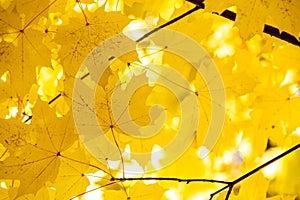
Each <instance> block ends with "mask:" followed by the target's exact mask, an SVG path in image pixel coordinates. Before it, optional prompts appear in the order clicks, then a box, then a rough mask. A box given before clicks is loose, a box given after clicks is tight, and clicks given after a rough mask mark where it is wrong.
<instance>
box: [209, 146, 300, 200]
mask: <svg viewBox="0 0 300 200" xmlns="http://www.w3.org/2000/svg"><path fill="white" fill-rule="evenodd" d="M298 148H300V143H299V144H297V145H295V146H293V147H291V148H289V149H288V150H286V151H285V152H283V153H282V154H279V155H278V156H276V157H274V158H272V159H271V160H269V161H268V162H265V163H264V164H262V165H260V166H258V167H256V168H255V169H253V170H251V171H249V172H248V173H246V174H244V175H243V176H241V177H239V178H237V179H235V180H234V181H231V182H229V183H228V185H226V186H224V187H222V188H221V189H219V190H217V191H216V192H214V193H211V194H210V199H213V197H214V196H215V195H216V194H219V193H220V192H222V191H223V190H226V189H227V188H229V190H228V192H227V194H226V198H225V200H228V199H229V196H230V194H231V192H232V189H233V187H234V186H235V185H236V184H237V183H239V182H241V181H242V180H244V179H246V178H248V177H249V176H251V175H253V174H255V173H256V172H258V171H259V170H261V169H262V168H264V167H266V166H268V165H270V164H272V163H273V162H275V161H277V160H279V159H281V158H283V157H284V156H286V155H288V154H290V153H292V152H293V151H295V150H297V149H298Z"/></svg>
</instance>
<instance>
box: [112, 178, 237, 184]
mask: <svg viewBox="0 0 300 200" xmlns="http://www.w3.org/2000/svg"><path fill="white" fill-rule="evenodd" d="M145 180H157V181H177V182H185V183H186V184H189V183H190V182H210V183H222V184H231V183H232V182H229V181H219V180H213V179H181V178H165V177H140V178H111V181H145Z"/></svg>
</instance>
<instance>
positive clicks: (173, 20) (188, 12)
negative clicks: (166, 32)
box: [136, 4, 204, 42]
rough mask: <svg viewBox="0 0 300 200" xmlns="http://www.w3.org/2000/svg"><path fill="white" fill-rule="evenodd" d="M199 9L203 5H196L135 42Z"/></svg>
mask: <svg viewBox="0 0 300 200" xmlns="http://www.w3.org/2000/svg"><path fill="white" fill-rule="evenodd" d="M201 8H202V9H203V8H204V4H202V5H197V6H195V7H194V8H192V9H191V10H188V11H187V12H185V13H183V14H182V15H179V16H178V17H176V18H174V19H172V20H170V21H168V22H167V23H164V24H162V25H160V26H159V27H157V28H155V29H153V30H151V31H150V32H148V33H146V34H145V35H143V36H142V37H140V38H139V39H138V40H136V42H140V41H142V40H144V39H145V38H147V37H149V36H150V35H152V34H153V33H155V32H157V31H159V30H160V29H162V28H165V27H166V26H169V25H171V24H174V23H175V22H177V21H179V20H180V19H182V18H184V17H186V16H188V15H190V14H191V13H193V12H195V11H197V10H199V9H201Z"/></svg>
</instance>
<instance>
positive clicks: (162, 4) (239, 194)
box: [0, 0, 300, 200]
mask: <svg viewBox="0 0 300 200" xmlns="http://www.w3.org/2000/svg"><path fill="white" fill-rule="evenodd" d="M204 3H205V7H206V8H205V9H204V10H198V11H196V12H193V13H191V14H189V15H188V16H187V17H185V18H183V19H181V20H179V21H177V22H174V23H173V24H171V25H170V26H169V28H170V29H173V30H176V31H179V32H182V33H184V34H186V35H187V36H190V37H191V38H193V39H195V40H196V41H197V42H198V43H199V44H201V45H202V46H203V47H204V48H205V49H206V50H207V51H208V53H209V54H210V56H211V57H212V58H213V60H214V62H215V63H216V65H217V67H218V69H219V71H220V73H221V75H222V78H223V81H224V85H225V90H226V106H225V107H224V109H226V120H225V124H224V128H223V130H222V133H221V137H220V139H219V140H218V142H217V144H216V145H215V148H214V149H213V152H211V153H210V154H209V155H208V156H207V157H206V158H204V159H202V158H201V155H202V154H201V153H203V152H202V151H203V148H201V144H202V143H203V140H204V138H205V134H206V132H207V129H208V127H209V125H210V120H211V118H210V117H211V104H212V103H216V104H219V105H220V106H224V105H223V104H222V103H220V102H211V101H210V94H209V92H208V87H209V82H205V81H203V79H202V78H201V76H200V75H199V74H197V73H196V72H195V70H193V68H192V66H191V65H190V63H187V62H186V61H185V60H184V59H182V58H180V57H179V56H176V55H174V54H171V53H168V52H167V51H164V50H161V51H159V52H154V53H153V52H151V49H150V50H147V48H146V50H145V51H144V52H143V53H142V54H141V52H131V53H129V54H128V55H124V56H123V57H121V58H116V59H114V60H113V61H112V62H111V65H110V67H109V68H107V70H106V71H105V73H104V74H105V76H103V77H101V79H100V81H99V83H98V88H97V95H96V97H97V98H96V99H95V102H96V110H95V113H96V115H97V117H98V120H99V124H100V125H101V127H102V128H103V130H105V131H106V132H107V136H108V138H109V139H110V140H111V141H112V142H113V143H114V144H115V145H117V146H118V148H119V149H120V150H122V151H125V153H123V154H122V155H121V154H120V155H119V156H120V157H119V160H117V161H116V160H112V159H110V158H106V157H103V158H100V159H102V162H99V161H98V160H96V159H95V158H93V156H91V155H90V154H89V152H88V151H87V150H86V149H85V147H84V145H83V144H82V143H81V142H80V139H79V138H78V133H77V131H76V127H75V125H74V122H73V113H72V109H71V106H72V93H73V85H74V80H75V79H76V78H78V74H77V71H78V69H79V67H80V65H81V63H82V62H83V60H84V59H85V58H86V56H87V55H88V53H89V52H90V51H91V50H92V49H93V48H94V47H96V46H97V45H98V44H100V43H101V42H102V41H104V40H105V39H107V38H109V37H111V36H113V35H115V34H117V33H120V32H122V30H123V29H124V28H131V27H132V26H133V25H141V24H142V25H143V26H146V27H156V26H159V25H161V24H164V23H165V22H166V21H169V20H170V19H171V18H174V17H176V16H179V15H181V14H182V13H185V12H186V11H188V10H190V9H191V8H193V7H194V5H193V4H191V3H188V2H184V1H182V0H173V1H159V0H155V1H150V0H146V1H129V0H124V1H120V0H108V1H105V0H98V1H92V0H82V1H80V0H76V1H75V0H52V1H50V0H43V1H38V0H30V1H28V0H25V1H24V0H0V76H1V80H0V91H1V95H0V121H1V122H0V199H3V200H4V199H19V200H21V199H36V200H37V199H70V198H73V199H75V198H78V199H81V198H82V199H102V198H103V199H134V198H136V199H159V198H162V199H201V198H202V199H208V198H209V197H210V194H212V193H214V192H215V191H218V190H219V189H220V188H221V187H222V186H223V185H222V184H223V183H222V182H215V183H211V182H207V181H200V179H199V181H194V182H193V183H190V184H184V183H180V181H183V182H186V183H189V182H190V181H191V180H192V179H195V178H201V180H202V179H205V180H223V181H231V180H235V179H236V178H238V177H240V176H241V175H242V174H244V173H246V172H248V171H250V170H251V169H254V168H255V167H257V166H258V165H260V164H262V163H265V162H266V161H267V160H268V159H271V158H272V157H275V155H277V154H279V153H280V152H282V151H285V150H286V149H288V148H290V147H291V146H294V145H297V144H298V143H299V141H300V130H299V125H300V121H299V116H298V115H299V112H300V98H299V96H300V91H299V84H300V78H299V77H300V69H299V66H298V65H299V59H300V57H299V55H300V49H299V47H296V46H293V45H291V44H288V43H286V42H284V41H280V40H278V39H276V38H272V37H271V36H268V35H262V34H261V33H262V27H263V24H265V23H269V24H272V25H274V26H277V27H279V28H280V29H282V30H285V31H287V32H290V33H292V34H293V35H295V36H296V37H297V35H299V27H300V25H299V19H298V18H299V16H298V15H297V13H299V9H300V7H299V2H298V1H297V0H289V1H279V0H276V1H248V2H247V3H245V2H244V1H238V0H236V1H223V3H221V4H220V3H219V2H216V1H213V0H207V1H205V2H204ZM229 7H230V8H229ZM265 8H267V12H266V11H265ZM225 9H231V10H233V11H237V21H236V23H234V22H231V21H229V20H227V19H224V18H222V17H219V16H217V15H214V14H212V13H211V11H213V12H222V11H223V10H225ZM128 63H129V64H128ZM145 63H146V64H150V63H153V64H166V65H168V66H171V67H173V68H174V69H176V70H178V71H180V72H181V73H182V75H183V76H184V77H185V78H186V79H187V80H188V81H189V83H190V84H191V85H192V86H193V87H194V88H195V91H193V92H197V95H198V97H197V98H198V101H199V110H200V113H199V115H200V116H201V118H200V119H201V120H200V122H199V124H200V126H199V130H198V131H197V135H196V137H195V140H194V142H193V145H192V146H191V147H190V148H189V149H188V150H187V151H186V152H185V154H184V155H182V157H180V158H179V159H178V160H176V162H174V163H173V164H172V165H170V166H168V167H165V168H163V169H161V170H159V171H156V172H154V173H152V174H146V173H144V170H145V169H146V168H147V167H149V165H152V167H156V166H158V167H159V164H160V162H159V159H157V158H149V159H150V160H151V163H148V162H146V161H145V162H141V163H137V162H136V161H135V159H134V158H132V157H131V156H130V152H151V151H155V150H156V149H158V148H163V147H164V146H165V145H166V144H167V143H168V142H169V141H170V140H171V139H172V138H173V137H174V135H176V131H177V130H178V124H179V122H180V111H179V106H178V102H177V100H176V98H175V97H174V96H172V94H171V93H170V91H169V90H167V89H165V88H163V87H161V86H156V85H155V84H153V83H155V77H159V76H161V75H160V74H159V73H155V74H154V73H153V70H154V71H155V72H159V70H160V69H151V68H147V67H146V70H145V73H148V75H149V74H150V75H149V77H152V78H149V85H148V86H145V87H143V88H142V89H141V90H139V91H137V92H136V93H135V94H134V95H133V96H132V99H131V101H130V103H129V104H128V109H129V111H130V113H131V115H132V119H133V121H134V122H135V123H136V124H138V125H140V126H146V125H148V124H149V122H150V121H151V120H150V118H149V116H148V111H149V108H150V107H151V106H152V105H154V104H160V105H163V106H164V107H166V108H167V109H166V116H167V117H166V121H165V124H164V126H163V128H162V129H161V130H160V132H159V134H157V135H156V136H155V137H153V138H151V139H149V140H147V141H144V140H139V139H134V138H132V137H130V136H128V135H127V134H125V133H124V132H122V130H121V129H120V128H119V127H118V123H117V121H118V119H114V118H113V116H112V113H111V104H110V103H111V98H112V93H111V91H112V89H113V88H114V87H115V83H116V82H117V81H118V80H119V79H121V78H122V79H124V74H127V72H128V71H131V70H132V71H134V70H135V66H136V65H142V64H145ZM125 72H126V73H125ZM151 72H152V73H151ZM151 74H152V76H151ZM153 74H154V75H155V76H154V78H153ZM125 78H126V77H125ZM131 78H132V77H129V78H128V79H131ZM170 81H171V80H170ZM210 81H214V80H213V79H212V80H210ZM220 89H223V88H220ZM216 92H217V91H216ZM195 94H196V93H195ZM75 103H76V102H75ZM78 103H80V102H78ZM86 126H90V125H88V124H87V125H86ZM105 162H106V163H107V164H106V165H104V164H102V163H105ZM299 164H300V160H299V151H295V152H292V153H290V154H289V155H287V156H285V157H284V158H283V159H281V160H280V161H278V162H276V163H273V164H271V165H268V166H267V168H264V169H265V170H261V171H257V172H256V173H254V174H252V175H251V176H249V177H248V178H247V179H246V180H245V181H242V182H241V183H239V182H237V183H236V184H234V185H233V187H231V189H232V194H231V196H230V199H269V200H276V199H296V198H299V197H300V193H299V191H300V181H299V180H300V173H299V171H298V170H297V168H298V166H299ZM120 168H121V169H122V168H123V169H124V168H125V169H126V168H131V169H136V171H137V174H135V175H132V174H124V172H123V173H121V172H120V171H119V169H120ZM140 177H152V178H149V179H146V178H144V179H143V178H140ZM162 177H168V178H171V179H169V180H168V179H167V178H165V179H163V178H162ZM172 177H173V179H172ZM159 178H161V180H159ZM184 180H185V181H184ZM189 180H190V181H189ZM178 181H179V182H178ZM224 183H225V184H226V183H227V182H224ZM226 194H227V193H226V192H224V191H220V193H218V195H219V196H218V197H217V198H218V199H224V198H226Z"/></svg>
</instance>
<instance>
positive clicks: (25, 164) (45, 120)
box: [0, 103, 77, 195]
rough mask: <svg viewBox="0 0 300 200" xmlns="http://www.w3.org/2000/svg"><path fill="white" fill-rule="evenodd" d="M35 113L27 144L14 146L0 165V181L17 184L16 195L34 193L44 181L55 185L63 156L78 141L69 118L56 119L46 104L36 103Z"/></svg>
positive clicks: (69, 116) (68, 116)
mask: <svg viewBox="0 0 300 200" xmlns="http://www.w3.org/2000/svg"><path fill="white" fill-rule="evenodd" d="M35 109H37V110H38V111H39V112H37V113H36V115H34V116H33V119H32V125H31V126H32V131H31V133H30V134H28V135H27V136H26V141H24V142H23V143H22V144H18V145H16V147H17V148H15V149H13V150H11V151H10V156H9V157H8V158H6V159H5V160H4V161H1V164H0V165H1V167H0V174H1V177H2V178H10V179H17V180H20V187H19V190H18V195H22V194H26V193H35V192H37V191H38V190H39V189H40V188H41V187H42V186H43V184H44V183H45V182H46V181H54V180H55V178H56V176H57V173H58V170H59V166H60V162H61V161H60V159H61V158H60V156H61V155H62V152H64V151H65V150H67V149H68V148H69V147H70V146H71V145H72V143H73V142H74V141H75V140H76V139H77V136H76V134H75V133H74V124H73V121H72V118H71V114H69V115H67V116H65V117H64V118H62V119H58V118H57V117H56V115H55V114H54V113H53V112H51V110H50V108H49V107H48V105H47V104H45V103H38V104H37V105H36V107H35ZM46 113H47V114H46ZM6 130H7V131H10V130H9V129H6ZM8 133H11V132H8ZM20 134H22V133H20ZM23 134H25V133H23Z"/></svg>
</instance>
